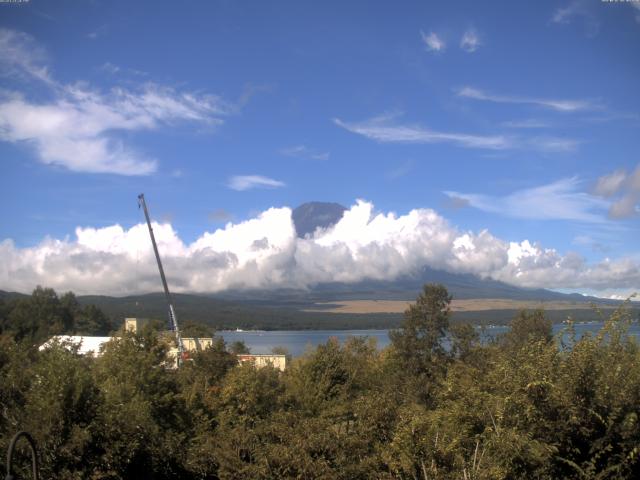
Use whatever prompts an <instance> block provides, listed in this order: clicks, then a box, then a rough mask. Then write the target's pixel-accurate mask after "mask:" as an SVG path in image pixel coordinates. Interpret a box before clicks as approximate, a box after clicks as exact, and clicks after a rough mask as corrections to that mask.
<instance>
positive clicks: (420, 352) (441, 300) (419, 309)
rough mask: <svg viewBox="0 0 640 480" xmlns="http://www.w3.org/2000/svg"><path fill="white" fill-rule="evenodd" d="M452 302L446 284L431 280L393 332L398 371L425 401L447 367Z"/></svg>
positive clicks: (391, 332)
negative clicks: (446, 344) (446, 339)
mask: <svg viewBox="0 0 640 480" xmlns="http://www.w3.org/2000/svg"><path fill="white" fill-rule="evenodd" d="M450 303H451V296H450V295H449V293H448V292H447V289H446V288H445V287H444V286H442V285H440V284H427V285H425V286H424V289H423V291H422V293H421V294H420V295H419V296H418V298H417V299H416V303H415V304H414V305H410V306H409V308H408V309H407V310H406V311H405V313H404V321H403V322H402V324H401V326H400V328H399V329H398V330H392V331H390V332H389V338H390V339H391V344H392V346H393V355H394V357H395V360H396V362H397V374H398V375H399V377H400V378H403V380H404V382H405V383H406V384H407V385H409V386H410V388H411V390H413V391H414V393H415V394H416V395H418V397H419V398H420V400H421V401H422V402H426V403H428V402H430V401H431V399H432V397H433V392H434V390H435V389H436V388H437V383H438V381H439V380H440V378H441V377H442V376H443V374H444V371H445V368H446V361H447V358H448V354H447V352H446V351H445V348H444V346H443V344H442V340H443V339H444V337H445V335H446V334H447V329H448V328H449V316H450V314H451V309H450V307H449V305H450Z"/></svg>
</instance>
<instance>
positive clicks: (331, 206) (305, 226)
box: [292, 202, 347, 238]
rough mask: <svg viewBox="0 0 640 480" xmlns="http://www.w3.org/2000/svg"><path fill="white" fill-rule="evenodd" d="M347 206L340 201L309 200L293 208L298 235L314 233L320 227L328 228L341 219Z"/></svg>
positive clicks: (303, 235)
mask: <svg viewBox="0 0 640 480" xmlns="http://www.w3.org/2000/svg"><path fill="white" fill-rule="evenodd" d="M345 210H347V208H346V207H344V206H342V205H340V204H339V203H329V202H307V203H303V204H302V205H300V206H299V207H297V208H296V209H295V210H293V214H292V218H293V224H294V225H295V227H296V233H297V234H298V237H300V238H304V237H305V236H306V235H313V232H315V231H316V229H318V228H327V227H330V226H332V225H335V224H336V223H338V222H339V221H340V219H341V218H342V215H343V214H344V212H345Z"/></svg>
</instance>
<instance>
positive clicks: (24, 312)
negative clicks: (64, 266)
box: [0, 286, 111, 344]
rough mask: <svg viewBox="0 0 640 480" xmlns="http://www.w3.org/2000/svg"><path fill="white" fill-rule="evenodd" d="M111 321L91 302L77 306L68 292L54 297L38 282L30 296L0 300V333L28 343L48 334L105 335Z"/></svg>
mask: <svg viewBox="0 0 640 480" xmlns="http://www.w3.org/2000/svg"><path fill="white" fill-rule="evenodd" d="M110 330H111V324H110V322H109V319H108V318H107V317H106V315H105V314H104V313H103V312H102V311H101V310H100V309H99V308H98V307H96V306H95V305H85V306H81V305H80V304H79V303H78V300H77V298H76V296H75V295H74V294H73V293H72V292H67V293H65V294H64V295H62V296H61V297H58V295H57V294H56V292H55V291H54V290H53V289H51V288H42V287H40V286H38V287H37V288H36V289H35V290H34V291H33V293H32V294H31V296H22V297H17V298H14V299H10V300H8V301H6V302H5V301H0V334H3V335H6V336H10V337H12V338H14V339H15V340H17V341H26V342H28V343H30V344H36V343H41V342H43V341H45V340H48V339H49V338H50V337H51V336H52V335H61V334H69V335H74V334H77V335H106V334H107V333H108V332H109V331H110Z"/></svg>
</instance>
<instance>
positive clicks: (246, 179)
mask: <svg viewBox="0 0 640 480" xmlns="http://www.w3.org/2000/svg"><path fill="white" fill-rule="evenodd" d="M227 186H228V187H229V188H230V189H231V190H237V191H239V192H243V191H245V190H251V189H252V188H278V187H284V186H285V184H284V182H281V181H279V180H274V179H273V178H269V177H263V176H262V175H236V176H234V177H231V178H230V179H229V181H228V182H227Z"/></svg>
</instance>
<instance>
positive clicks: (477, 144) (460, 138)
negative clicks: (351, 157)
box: [334, 116, 512, 150]
mask: <svg viewBox="0 0 640 480" xmlns="http://www.w3.org/2000/svg"><path fill="white" fill-rule="evenodd" d="M334 122H335V124H336V125H338V126H340V127H342V128H344V129H346V130H348V131H350V132H353V133H357V134H359V135H363V136H365V137H367V138H370V139H372V140H376V141H378V142H383V143H389V142H392V143H451V144H454V145H457V146H459V147H465V148H481V149H490V150H504V149H507V148H511V147H512V143H511V140H510V139H509V138H507V137H505V136H502V135H473V134H466V133H454V132H438V131H435V130H430V129H428V128H425V127H422V126H419V125H398V124H394V123H392V122H391V118H390V117H388V116H383V117H376V118H372V119H369V120H365V121H364V122H343V121H342V120H340V119H337V118H336V119H334Z"/></svg>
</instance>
